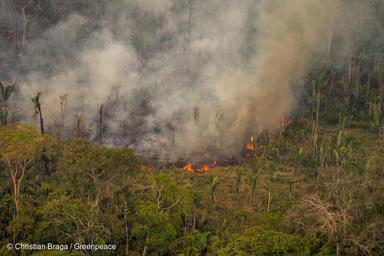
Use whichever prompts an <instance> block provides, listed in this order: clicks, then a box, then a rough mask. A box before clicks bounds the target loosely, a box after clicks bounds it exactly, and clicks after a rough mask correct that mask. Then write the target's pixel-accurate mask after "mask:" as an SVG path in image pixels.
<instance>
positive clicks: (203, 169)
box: [183, 163, 210, 173]
mask: <svg viewBox="0 0 384 256" xmlns="http://www.w3.org/2000/svg"><path fill="white" fill-rule="evenodd" d="M183 169H184V170H186V171H188V172H192V173H206V172H209V170H210V168H209V165H207V164H205V165H203V166H202V167H201V168H199V169H196V170H195V169H193V164H192V163H187V164H186V165H185V166H184V167H183Z"/></svg>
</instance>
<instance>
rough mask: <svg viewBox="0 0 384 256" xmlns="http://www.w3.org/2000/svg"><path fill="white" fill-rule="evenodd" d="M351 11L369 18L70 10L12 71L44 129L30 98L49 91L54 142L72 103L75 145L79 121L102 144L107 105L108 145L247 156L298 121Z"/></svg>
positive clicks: (322, 3) (169, 7) (218, 5)
mask: <svg viewBox="0 0 384 256" xmlns="http://www.w3.org/2000/svg"><path fill="white" fill-rule="evenodd" d="M63 2H64V1H63ZM63 2H61V3H60V1H53V6H52V8H53V9H54V8H57V9H60V8H64V7H63V6H62V5H63V4H64V3H63ZM98 2H100V1H98ZM344 5H345V6H348V7H349V9H350V10H349V13H353V12H357V13H359V12H358V10H363V9H364V10H365V13H369V8H368V9H367V6H368V5H364V4H360V5H359V4H353V5H352V4H348V3H342V2H341V1H336V0H290V1H284V0H272V1H271V0H269V1H268V0H259V1H256V0H242V1H231V0H209V1H202V0H185V1H179V0H174V1H172V0H161V1H160V0H159V1H149V0H141V1H135V0H120V1H102V3H99V4H98V6H93V7H92V8H91V7H90V10H92V14H82V13H78V12H77V13H76V12H72V11H68V15H65V16H64V17H60V19H59V20H58V21H57V22H56V24H54V25H51V26H49V28H47V29H45V30H43V32H42V33H41V34H39V36H38V37H36V38H33V37H32V36H30V40H28V42H27V45H26V46H25V48H24V49H23V52H22V53H21V55H22V56H21V63H22V64H21V65H20V66H21V67H20V68H19V70H12V73H14V74H18V76H19V77H20V81H22V82H20V90H19V95H18V100H17V102H15V106H14V109H17V112H16V114H15V115H16V116H17V117H18V118H19V119H22V120H24V121H28V122H32V123H33V122H34V117H33V112H32V111H31V109H32V103H31V101H30V99H29V98H30V97H32V96H34V95H36V93H37V92H42V93H43V94H42V98H41V100H42V108H43V115H44V116H45V119H46V123H47V125H49V128H50V131H52V132H54V130H55V127H56V128H57V127H58V126H60V125H62V123H61V122H62V121H61V116H60V104H59V98H60V96H62V95H67V96H68V102H67V106H66V109H65V116H64V131H65V135H66V136H67V137H70V136H72V135H73V133H74V132H73V131H74V130H75V128H74V127H75V126H76V124H77V121H78V120H77V119H76V118H75V116H76V115H77V116H81V117H82V121H81V122H82V125H83V126H84V127H82V133H83V134H84V135H86V136H88V137H90V138H91V139H95V140H96V139H97V137H98V136H99V134H98V123H97V119H98V116H97V115H98V109H99V107H100V105H103V106H104V117H103V120H104V122H103V129H102V131H103V136H102V140H103V143H105V144H108V145H117V146H122V145H125V146H130V147H132V148H134V149H136V150H138V151H151V152H155V153H156V154H158V155H159V156H160V157H161V158H169V159H176V158H177V157H180V156H184V157H189V158H194V157H199V158H212V157H217V156H219V155H226V156H228V155H236V154H238V153H239V152H240V151H241V150H242V147H243V145H244V143H245V140H247V138H249V136H250V135H251V134H252V135H255V136H257V135H258V134H260V133H261V132H263V131H265V130H270V131H274V130H275V129H276V128H277V126H278V123H279V120H280V119H281V118H282V117H284V116H285V117H288V116H289V115H291V114H292V113H293V112H294V110H295V108H296V107H297V104H298V98H299V96H300V94H301V88H302V84H303V78H304V77H305V75H306V73H307V72H308V71H309V70H310V68H311V67H312V66H313V65H314V64H316V62H317V61H318V60H319V59H320V58H321V57H319V56H323V57H324V56H325V55H326V51H327V50H329V49H328V48H327V45H328V43H329V40H331V38H332V37H333V35H334V34H337V33H341V32H340V31H345V27H343V26H345V25H346V24H348V22H345V21H347V20H346V18H345V17H344V16H343V13H342V12H340V9H341V8H344V7H345V6H344ZM341 6H343V7H341ZM68 9H70V7H67V10H68ZM364 17H365V16H364ZM340 20H342V21H344V23H341V22H340ZM338 24H343V26H341V25H340V26H339V25H338ZM359 30H360V29H359ZM8 66H9V65H8Z"/></svg>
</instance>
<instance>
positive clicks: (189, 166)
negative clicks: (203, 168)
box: [184, 163, 193, 172]
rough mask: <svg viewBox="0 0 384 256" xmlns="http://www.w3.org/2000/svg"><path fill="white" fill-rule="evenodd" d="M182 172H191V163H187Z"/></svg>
mask: <svg viewBox="0 0 384 256" xmlns="http://www.w3.org/2000/svg"><path fill="white" fill-rule="evenodd" d="M184 170H187V171H189V172H192V171H193V168H192V163H188V164H186V165H185V166H184Z"/></svg>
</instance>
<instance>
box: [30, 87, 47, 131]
mask: <svg viewBox="0 0 384 256" xmlns="http://www.w3.org/2000/svg"><path fill="white" fill-rule="evenodd" d="M40 96H41V92H38V93H37V95H36V97H35V98H32V102H33V103H34V104H35V112H37V114H39V119H40V132H41V134H45V131H44V120H43V114H42V112H41V104H40Z"/></svg>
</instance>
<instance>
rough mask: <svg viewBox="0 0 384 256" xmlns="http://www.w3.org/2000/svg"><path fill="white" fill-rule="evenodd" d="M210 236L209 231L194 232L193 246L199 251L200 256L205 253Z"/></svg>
mask: <svg viewBox="0 0 384 256" xmlns="http://www.w3.org/2000/svg"><path fill="white" fill-rule="evenodd" d="M210 236H211V232H209V231H207V232H204V233H201V232H198V233H196V234H195V244H194V247H195V249H196V250H197V251H198V252H199V255H200V256H204V255H206V254H207V251H208V245H209V240H210V239H209V238H210Z"/></svg>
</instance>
